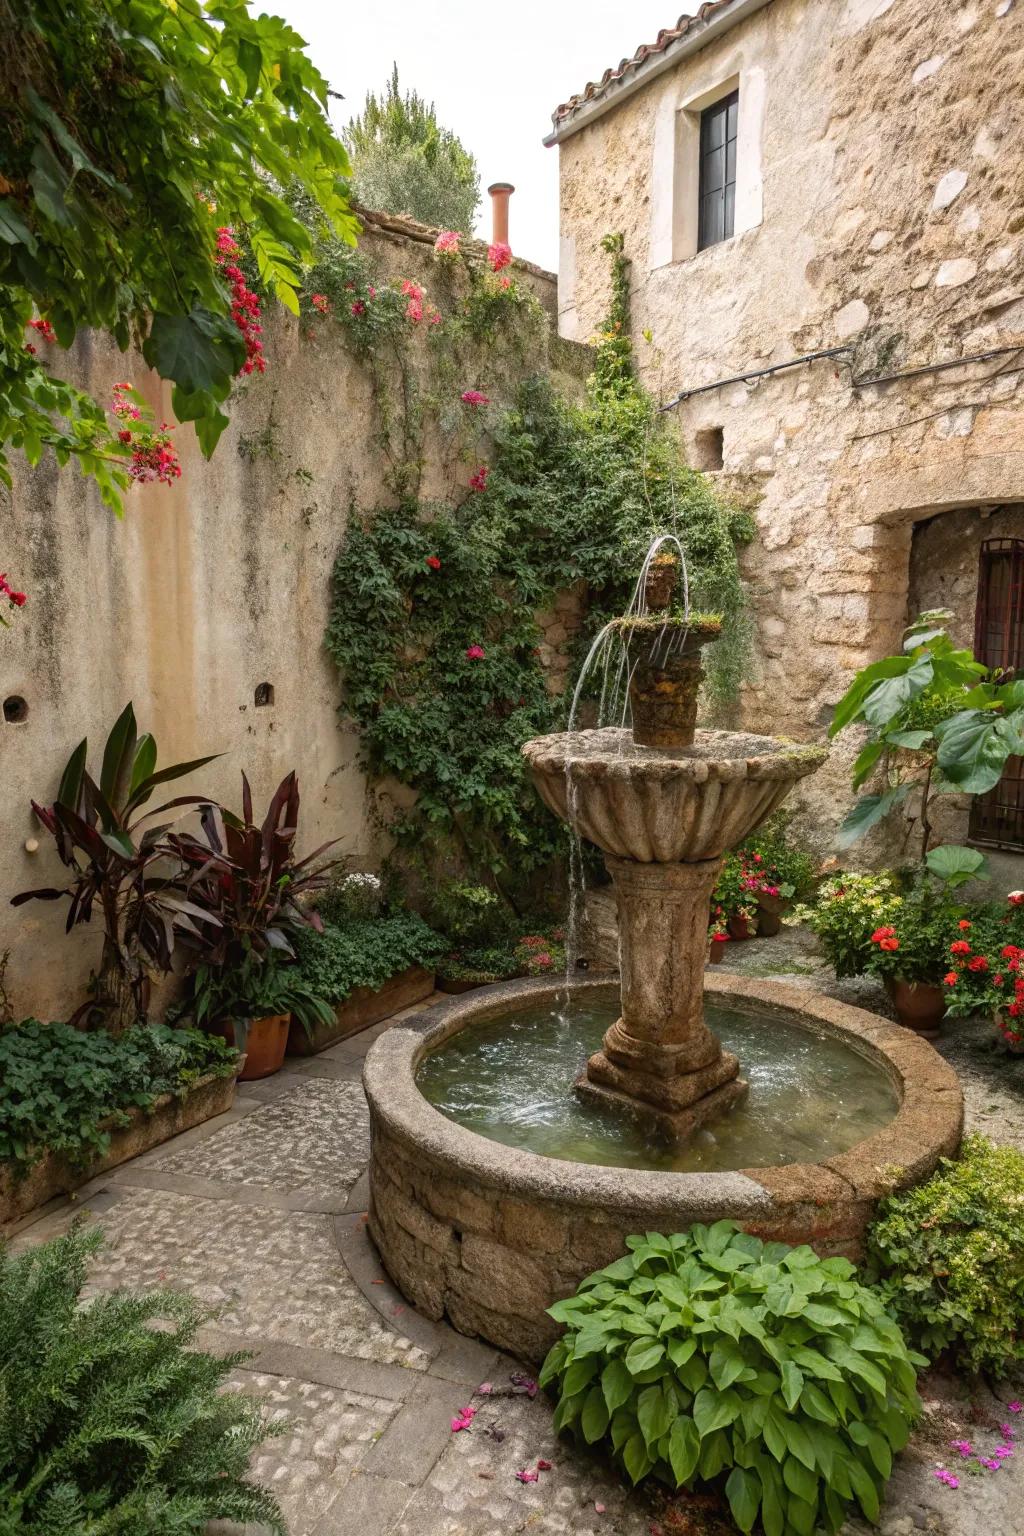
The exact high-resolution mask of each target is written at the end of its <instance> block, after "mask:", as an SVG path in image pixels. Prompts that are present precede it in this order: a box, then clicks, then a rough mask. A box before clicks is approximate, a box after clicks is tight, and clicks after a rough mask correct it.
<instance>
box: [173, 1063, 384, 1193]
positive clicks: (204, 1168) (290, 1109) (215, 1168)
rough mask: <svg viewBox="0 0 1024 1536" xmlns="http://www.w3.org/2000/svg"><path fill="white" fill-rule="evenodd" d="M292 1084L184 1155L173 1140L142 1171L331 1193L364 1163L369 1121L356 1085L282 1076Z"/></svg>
mask: <svg viewBox="0 0 1024 1536" xmlns="http://www.w3.org/2000/svg"><path fill="white" fill-rule="evenodd" d="M289 1079H290V1081H291V1083H292V1086H291V1087H290V1088H289V1089H288V1091H287V1092H285V1093H282V1094H280V1095H279V1096H278V1097H276V1098H274V1099H273V1100H272V1101H271V1102H269V1103H264V1104H259V1105H258V1106H257V1107H256V1108H255V1109H254V1110H253V1111H252V1113H251V1114H248V1115H247V1116H246V1117H245V1118H244V1119H243V1120H241V1121H239V1122H237V1123H236V1124H234V1125H229V1126H225V1127H224V1128H223V1129H222V1130H219V1131H217V1132H216V1133H215V1134H214V1135H212V1136H208V1137H207V1138H206V1139H205V1140H203V1141H201V1142H199V1143H197V1144H196V1145H194V1146H192V1147H189V1148H187V1149H185V1150H178V1149H176V1148H175V1147H174V1144H173V1143H168V1144H166V1146H165V1148H163V1149H161V1156H159V1157H156V1158H153V1159H152V1160H151V1161H150V1162H149V1163H148V1164H147V1166H148V1167H149V1168H156V1169H160V1170H161V1171H162V1172H164V1173H181V1174H187V1175H189V1176H191V1177H194V1178H205V1179H212V1180H216V1181H217V1182H219V1183H222V1184H250V1185H252V1184H255V1185H259V1186H261V1187H262V1188H264V1189H273V1190H278V1191H281V1190H287V1191H292V1192H295V1193H310V1194H328V1195H332V1196H337V1195H338V1194H339V1193H342V1192H345V1191H347V1190H349V1189H350V1188H351V1187H352V1185H353V1184H354V1183H355V1182H356V1180H357V1179H358V1178H359V1176H360V1174H361V1173H362V1171H363V1169H364V1167H365V1166H366V1163H367V1160H368V1158H369V1140H370V1120H369V1114H368V1111H367V1107H366V1100H365V1098H364V1097H363V1090H362V1087H361V1085H360V1084H359V1083H357V1082H350V1081H344V1080H342V1081H334V1080H333V1079H330V1078H324V1077H307V1076H302V1077H301V1078H300V1077H299V1075H298V1074H291V1073H290V1074H289Z"/></svg>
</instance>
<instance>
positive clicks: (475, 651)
mask: <svg viewBox="0 0 1024 1536" xmlns="http://www.w3.org/2000/svg"><path fill="white" fill-rule="evenodd" d="M483 659H484V648H483V646H482V645H468V646H467V647H466V660H467V661H483Z"/></svg>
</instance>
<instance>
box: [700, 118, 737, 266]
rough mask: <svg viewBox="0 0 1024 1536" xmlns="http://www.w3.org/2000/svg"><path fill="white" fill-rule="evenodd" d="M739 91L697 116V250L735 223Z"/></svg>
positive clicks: (729, 232)
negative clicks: (698, 140) (698, 159)
mask: <svg viewBox="0 0 1024 1536" xmlns="http://www.w3.org/2000/svg"><path fill="white" fill-rule="evenodd" d="M739 115H740V93H739V91H733V92H732V94H731V95H730V96H723V98H722V100H721V101H716V102H715V104H714V106H713V107H708V108H707V110H706V111H704V112H702V113H701V115H700V185H699V197H700V217H699V220H698V227H697V249H698V250H701V251H703V250H705V249H706V248H707V247H708V246H709V245H717V244H718V243H719V241H721V240H728V239H729V238H730V237H731V236H732V233H733V229H734V227H735V223H736V129H737V124H738V122H739Z"/></svg>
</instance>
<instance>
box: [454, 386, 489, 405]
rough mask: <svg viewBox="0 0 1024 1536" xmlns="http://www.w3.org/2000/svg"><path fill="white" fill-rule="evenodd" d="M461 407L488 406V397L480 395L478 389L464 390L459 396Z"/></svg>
mask: <svg viewBox="0 0 1024 1536" xmlns="http://www.w3.org/2000/svg"><path fill="white" fill-rule="evenodd" d="M459 399H460V400H461V401H462V403H463V405H490V403H491V400H490V396H489V395H484V394H481V392H480V390H478V389H464V390H463V391H462V394H461V395H460V396H459Z"/></svg>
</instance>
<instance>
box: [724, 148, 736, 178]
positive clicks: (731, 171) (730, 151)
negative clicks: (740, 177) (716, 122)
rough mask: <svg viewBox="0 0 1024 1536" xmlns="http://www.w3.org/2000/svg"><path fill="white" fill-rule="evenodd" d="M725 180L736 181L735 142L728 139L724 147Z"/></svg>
mask: <svg viewBox="0 0 1024 1536" xmlns="http://www.w3.org/2000/svg"><path fill="white" fill-rule="evenodd" d="M725 179H726V181H728V182H733V181H735V180H736V140H735V139H730V140H729V142H728V144H726V146H725Z"/></svg>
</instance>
